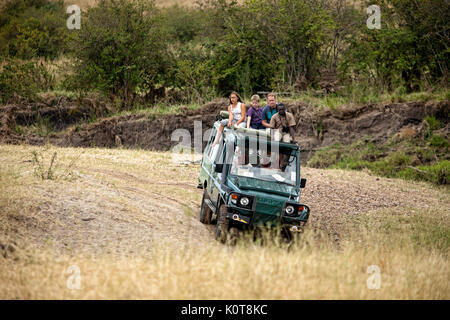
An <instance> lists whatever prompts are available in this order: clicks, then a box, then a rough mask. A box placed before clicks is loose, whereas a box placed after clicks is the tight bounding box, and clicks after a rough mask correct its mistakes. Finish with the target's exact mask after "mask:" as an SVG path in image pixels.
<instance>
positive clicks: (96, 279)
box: [0, 211, 450, 299]
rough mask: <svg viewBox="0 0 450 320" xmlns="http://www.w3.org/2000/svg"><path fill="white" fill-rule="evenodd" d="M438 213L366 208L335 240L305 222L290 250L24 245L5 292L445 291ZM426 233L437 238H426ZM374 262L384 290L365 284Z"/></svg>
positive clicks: (437, 295) (2, 284)
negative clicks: (133, 250) (102, 251)
mask: <svg viewBox="0 0 450 320" xmlns="http://www.w3.org/2000/svg"><path fill="white" fill-rule="evenodd" d="M435 213H436V214H433V213H432V212H429V214H431V215H433V216H434V217H435V218H436V220H433V219H434V218H433V219H432V220H429V219H428V221H427V218H425V220H424V219H421V220H418V222H417V223H416V224H415V223H414V218H411V219H409V218H408V216H407V214H406V213H405V214H403V213H398V212H397V213H396V212H385V213H381V216H380V215H378V214H377V216H378V218H374V217H371V216H370V215H368V216H365V217H364V218H363V219H362V220H360V221H359V222H358V223H356V220H355V221H354V222H355V224H350V227H351V228H353V227H355V226H356V225H358V227H356V228H355V231H354V232H351V234H349V235H348V236H347V237H346V238H345V240H343V241H341V242H340V243H339V244H336V243H334V242H333V241H332V240H329V239H328V237H327V236H326V235H324V234H318V233H317V232H313V231H312V229H309V230H306V232H305V233H304V234H302V235H301V238H300V241H297V242H296V243H295V244H294V245H292V246H290V247H289V248H288V247H287V246H286V245H283V244H281V243H277V241H274V242H272V243H266V244H265V245H260V244H258V243H257V242H247V241H245V242H239V243H238V244H237V245H236V246H232V247H231V246H222V245H217V244H216V243H214V242H212V243H208V244H205V246H204V247H203V248H200V249H199V248H198V246H195V247H191V246H189V245H188V244H186V245H185V247H181V248H180V247H173V246H170V245H167V244H163V243H161V244H160V246H156V247H155V249H154V250H153V251H152V252H141V253H140V254H137V255H133V256H131V257H130V256H128V257H126V256H123V257H112V256H108V255H105V256H96V257H94V256H88V255H76V254H75V255H73V256H68V255H63V256H56V255H55V254H54V253H45V251H39V253H30V252H27V253H25V252H23V253H20V254H18V255H17V257H18V259H19V260H17V261H14V260H13V259H4V260H2V261H1V263H0V298H2V299H5V298H13V299H16V298H19V299H42V298H43V299H55V298H56V299H60V298H62V299H70V298H75V299H80V298H81V299H94V298H96V299H114V298H121V299H134V298H137V299H141V298H144V299H449V298H450V288H449V283H448V279H449V278H450V265H449V263H448V249H449V228H448V226H449V224H448V223H449V217H448V214H446V212H445V211H440V212H439V211H437V212H435ZM385 218H386V219H385ZM396 221H397V223H395V222H396ZM438 221H441V223H440V226H438V225H437V224H436V222H438ZM418 223H420V224H421V225H422V227H421V229H420V227H419V225H418ZM417 228H419V229H417ZM389 230H390V231H389ZM416 234H420V235H422V236H421V237H419V238H416ZM427 237H431V241H432V243H431V245H430V243H428V244H427V243H425V242H424V243H423V245H421V243H422V241H423V239H425V238H427ZM428 240H430V239H428ZM433 243H434V244H436V243H440V245H434V244H433ZM1 259H2V258H0V260H1ZM71 265H76V266H78V267H79V269H80V276H81V282H80V285H81V288H80V289H79V290H70V289H68V288H67V286H66V284H67V281H68V279H69V277H70V274H67V273H65V272H66V271H67V269H68V268H69V266H71ZM372 265H375V266H377V267H378V268H379V270H380V278H379V279H380V287H379V289H369V288H368V285H367V281H368V279H369V278H370V277H373V274H370V273H368V267H369V266H372ZM18 270H20V272H18Z"/></svg>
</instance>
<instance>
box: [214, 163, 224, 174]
mask: <svg viewBox="0 0 450 320" xmlns="http://www.w3.org/2000/svg"><path fill="white" fill-rule="evenodd" d="M214 171H215V172H217V173H222V171H223V164H216V167H215V168H214Z"/></svg>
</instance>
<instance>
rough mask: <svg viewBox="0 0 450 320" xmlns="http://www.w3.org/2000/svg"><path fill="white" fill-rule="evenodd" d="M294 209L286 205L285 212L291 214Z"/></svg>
mask: <svg viewBox="0 0 450 320" xmlns="http://www.w3.org/2000/svg"><path fill="white" fill-rule="evenodd" d="M294 211H295V209H294V207H293V206H287V207H286V213H287V214H293V213H294Z"/></svg>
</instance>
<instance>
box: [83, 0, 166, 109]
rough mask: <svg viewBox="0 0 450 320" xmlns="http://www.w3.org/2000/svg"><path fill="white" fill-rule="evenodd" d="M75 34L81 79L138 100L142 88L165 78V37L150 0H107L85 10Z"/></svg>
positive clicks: (88, 85)
mask: <svg viewBox="0 0 450 320" xmlns="http://www.w3.org/2000/svg"><path fill="white" fill-rule="evenodd" d="M83 18H84V20H83V27H82V28H81V30H79V32H78V33H77V37H76V39H75V44H76V46H75V57H76V58H77V61H78V63H77V64H76V67H75V69H76V77H75V79H76V84H77V85H80V86H82V87H85V88H87V89H98V90H100V91H102V92H104V93H106V94H111V95H113V97H118V98H120V99H123V103H124V104H127V105H128V104H133V100H134V98H135V97H136V95H137V94H138V92H139V91H142V92H147V91H150V92H151V91H152V90H153V89H154V88H155V87H156V86H157V85H159V84H161V83H164V82H165V79H164V77H163V75H164V72H165V70H166V68H167V59H166V55H165V46H166V43H165V42H164V37H163V34H162V32H161V27H160V23H159V22H158V19H159V17H158V15H157V11H156V8H155V6H154V4H153V3H152V2H148V1H133V2H132V1H126V0H115V1H107V0H101V1H99V3H98V6H96V7H94V8H91V9H90V10H89V11H88V12H87V13H86V14H85V15H84V16H83Z"/></svg>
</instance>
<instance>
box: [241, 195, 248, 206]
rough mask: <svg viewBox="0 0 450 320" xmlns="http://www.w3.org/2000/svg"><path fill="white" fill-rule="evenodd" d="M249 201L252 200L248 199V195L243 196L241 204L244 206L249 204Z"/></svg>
mask: <svg viewBox="0 0 450 320" xmlns="http://www.w3.org/2000/svg"><path fill="white" fill-rule="evenodd" d="M249 202H250V200H248V198H247V197H242V198H241V201H240V203H241V205H242V206H244V207H246V206H248V203H249Z"/></svg>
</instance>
